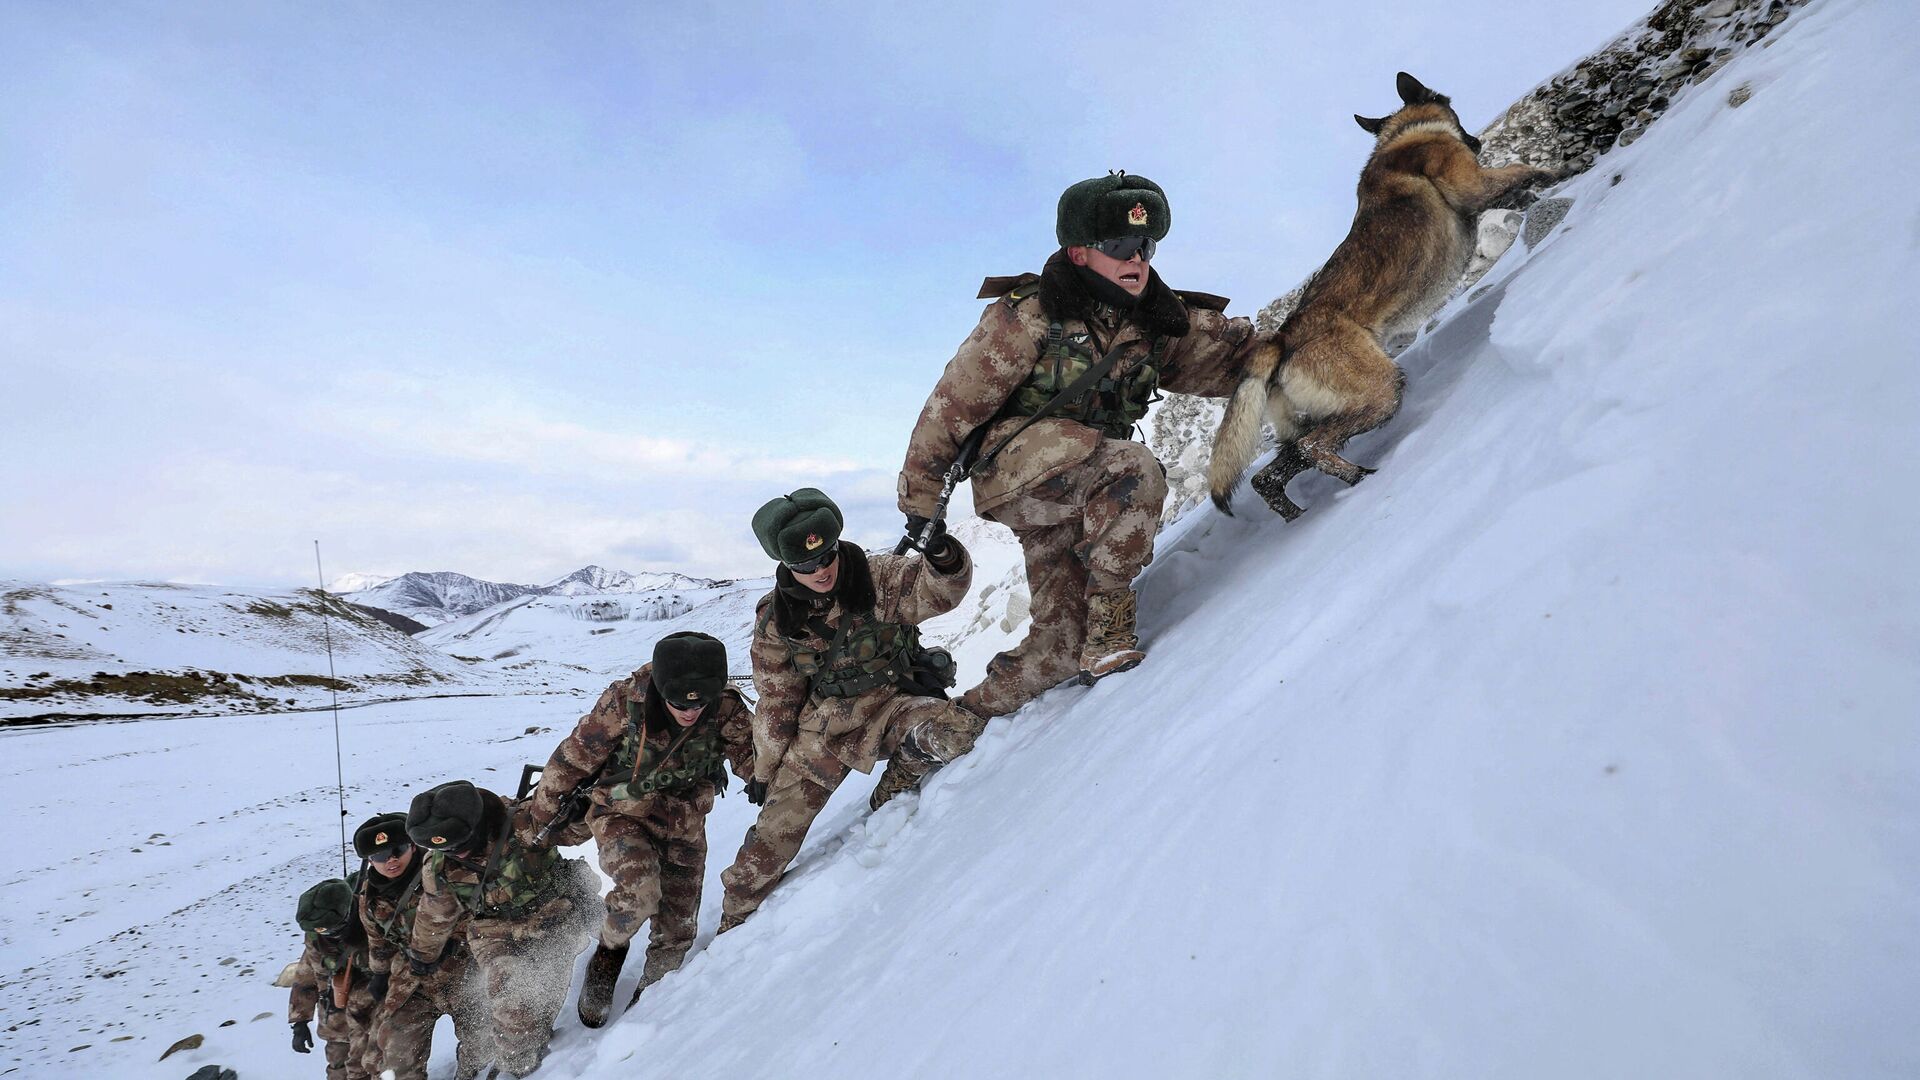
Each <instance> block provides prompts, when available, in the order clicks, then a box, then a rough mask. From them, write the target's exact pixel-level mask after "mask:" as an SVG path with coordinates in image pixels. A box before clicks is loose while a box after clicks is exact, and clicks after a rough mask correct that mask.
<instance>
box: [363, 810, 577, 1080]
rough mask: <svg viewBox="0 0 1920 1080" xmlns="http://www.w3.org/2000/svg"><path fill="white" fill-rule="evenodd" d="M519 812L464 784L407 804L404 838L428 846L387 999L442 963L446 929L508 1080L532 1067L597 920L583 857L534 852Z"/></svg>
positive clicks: (535, 1066) (541, 1056) (548, 850)
mask: <svg viewBox="0 0 1920 1080" xmlns="http://www.w3.org/2000/svg"><path fill="white" fill-rule="evenodd" d="M522 812H523V811H522V809H521V808H518V807H515V806H514V805H513V804H511V803H509V802H507V800H505V799H502V798H501V797H500V796H498V795H495V794H494V793H493V792H491V791H488V790H486V789H485V788H477V787H474V786H473V785H472V784H471V783H469V782H467V781H465V780H454V781H451V782H449V783H445V784H441V785H440V786H439V787H436V788H433V789H432V790H430V791H423V792H421V793H420V794H419V795H417V796H415V797H414V800H413V805H412V806H411V807H409V808H408V809H407V837H408V838H409V839H410V840H412V841H413V843H414V844H415V845H416V846H418V847H424V848H430V849H432V850H431V851H430V853H429V854H428V855H427V857H426V865H425V866H424V867H423V868H422V869H421V871H420V904H419V910H418V911H417V912H416V913H415V915H414V919H413V934H412V936H411V938H410V940H409V942H408V944H407V970H406V972H404V973H402V974H397V975H395V976H394V981H393V986H392V989H391V990H389V991H388V993H389V994H390V995H391V994H400V993H412V992H413V991H414V990H416V989H417V988H418V982H419V980H421V979H425V978H427V977H429V976H431V975H433V974H434V973H435V972H436V971H438V970H439V968H440V965H442V964H444V963H446V962H447V961H448V960H449V959H451V957H450V956H449V945H450V943H451V939H452V937H453V935H454V931H455V930H457V929H459V928H460V927H461V926H463V925H464V926H465V928H466V934H467V948H468V950H469V951H471V952H472V954H473V960H474V963H476V964H477V965H479V968H480V973H481V975H482V976H483V977H484V978H485V980H486V994H487V1003H488V1005H489V1007H490V1008H491V1010H492V1012H493V1028H494V1037H495V1039H496V1040H497V1042H498V1046H499V1053H498V1057H497V1061H498V1062H499V1064H500V1065H501V1066H502V1067H503V1068H504V1069H506V1071H507V1072H508V1073H510V1074H512V1075H513V1076H526V1075H527V1074H528V1073H531V1072H533V1071H534V1070H535V1069H538V1068H539V1067H540V1062H541V1061H542V1060H544V1059H545V1058H546V1056H547V1044H548V1043H549V1042H550V1041H551V1040H552V1039H553V1019H554V1017H555V1016H557V1015H558V1014H559V1012H560V1006H561V1005H562V1004H563V1003H565V1001H566V999H567V984H568V983H569V982H571V981H572V978H573V958H574V957H575V956H577V955H579V952H580V949H581V947H582V946H584V945H585V944H586V929H587V927H588V926H590V925H591V924H592V923H594V922H598V921H599V919H600V897H599V892H600V888H599V879H598V877H596V876H595V875H594V873H593V870H592V868H591V867H589V866H587V864H586V862H585V860H582V859H563V858H561V856H560V853H559V851H557V850H555V849H554V848H551V847H534V846H531V845H529V844H527V843H525V842H524V841H522V840H521V839H520V837H519V835H518V831H517V830H516V825H518V824H519V822H518V821H517V818H518V816H519V815H520V814H521V813H522Z"/></svg>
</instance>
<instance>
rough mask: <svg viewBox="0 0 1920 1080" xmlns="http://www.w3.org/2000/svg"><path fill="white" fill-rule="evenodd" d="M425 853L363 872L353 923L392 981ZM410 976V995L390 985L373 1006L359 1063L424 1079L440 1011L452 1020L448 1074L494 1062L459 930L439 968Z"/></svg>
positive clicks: (464, 1073)
mask: <svg viewBox="0 0 1920 1080" xmlns="http://www.w3.org/2000/svg"><path fill="white" fill-rule="evenodd" d="M424 856H425V852H423V851H417V850H416V853H415V855H414V860H413V863H412V864H411V865H409V866H408V867H407V871H406V873H404V874H401V875H400V876H399V877H397V878H386V877H382V876H381V874H380V872H379V871H378V870H374V869H371V868H369V869H367V870H364V871H362V872H361V873H362V876H361V881H360V923H361V925H362V926H364V927H366V931H367V941H368V950H369V952H370V953H371V958H372V965H373V970H374V971H384V972H386V973H387V974H388V976H389V977H390V978H391V979H392V981H393V982H394V983H401V984H402V987H403V988H404V986H405V985H406V984H405V983H404V982H403V980H402V979H401V978H400V976H402V975H404V974H405V973H406V970H407V958H406V956H405V955H404V953H405V950H406V947H407V942H408V940H409V939H410V938H411V937H412V935H413V922H414V915H415V914H416V913H417V912H418V911H419V907H420V884H419V883H420V872H421V868H422V866H423V865H424V863H425V858H424ZM407 979H408V980H411V985H412V987H413V989H412V992H411V993H405V994H403V993H402V992H401V990H399V989H394V988H392V987H390V988H389V990H388V992H387V996H386V999H385V1000H383V1001H380V1002H378V1003H377V1006H378V1007H377V1008H376V1009H375V1010H374V1013H373V1017H372V1022H371V1027H372V1032H371V1037H370V1038H369V1039H368V1046H367V1053H366V1057H365V1059H364V1067H365V1068H366V1071H367V1073H368V1074H369V1075H373V1076H378V1075H380V1072H381V1070H383V1069H388V1070H392V1072H393V1075H394V1080H426V1076H427V1059H428V1057H429V1056H431V1055H432V1053H433V1027H434V1025H435V1024H436V1023H438V1022H439V1020H440V1018H441V1017H442V1016H451V1017H452V1018H453V1035H454V1039H455V1040H456V1043H455V1050H454V1060H455V1068H454V1075H455V1076H458V1077H473V1076H478V1075H479V1074H480V1070H481V1069H483V1068H485V1067H486V1065H487V1063H488V1062H490V1061H492V1060H493V1055H494V1044H493V1020H492V1018H490V1017H489V1016H488V1015H487V1002H486V998H485V997H484V996H483V994H482V993H481V990H480V975H479V971H478V970H477V969H476V968H475V967H474V965H473V957H472V956H471V955H470V954H469V953H468V952H467V936H466V931H465V928H464V927H462V928H458V929H456V930H455V931H454V933H453V936H452V938H451V939H450V940H449V941H448V943H447V950H446V955H445V957H444V958H443V959H442V960H441V962H440V967H439V969H438V970H437V971H435V972H434V973H433V974H431V975H427V976H423V977H421V978H418V979H414V978H413V977H412V976H407Z"/></svg>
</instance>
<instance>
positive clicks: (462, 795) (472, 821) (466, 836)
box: [407, 780, 487, 850]
mask: <svg viewBox="0 0 1920 1080" xmlns="http://www.w3.org/2000/svg"><path fill="white" fill-rule="evenodd" d="M486 812H487V807H486V803H485V802H484V801H483V800H482V799H481V797H480V789H479V788H477V787H474V786H473V784H472V783H471V782H470V781H466V780H449V781H447V782H446V783H444V784H441V785H440V786H439V787H436V788H431V789H429V790H427V791H423V792H421V793H420V794H418V795H415V796H414V797H413V805H412V806H409V807H408V808H407V838H408V839H409V840H412V841H413V842H414V843H415V844H418V845H419V846H421V847H423V848H439V849H442V850H445V849H458V848H461V847H464V846H465V845H466V843H467V841H468V840H471V839H472V838H473V834H474V833H475V832H478V831H479V829H480V823H481V821H482V820H484V819H485V817H486Z"/></svg>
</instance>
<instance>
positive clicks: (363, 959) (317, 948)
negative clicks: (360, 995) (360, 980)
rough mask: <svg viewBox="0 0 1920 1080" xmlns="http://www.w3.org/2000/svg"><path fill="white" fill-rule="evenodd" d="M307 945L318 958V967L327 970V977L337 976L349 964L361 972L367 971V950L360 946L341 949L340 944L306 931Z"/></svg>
mask: <svg viewBox="0 0 1920 1080" xmlns="http://www.w3.org/2000/svg"><path fill="white" fill-rule="evenodd" d="M307 944H308V945H309V946H310V947H312V949H313V951H314V954H315V955H317V956H319V957H320V966H322V967H324V968H326V969H327V974H328V975H330V976H331V975H338V974H340V972H342V971H344V970H346V968H347V965H348V964H349V963H351V964H352V965H353V966H354V967H356V968H359V969H360V970H362V971H365V970H366V969H367V966H368V963H367V948H366V946H365V945H360V946H357V947H355V948H352V949H347V948H343V947H342V946H341V943H340V942H338V941H335V940H333V939H331V938H328V937H325V936H323V935H321V934H316V933H314V932H313V931H311V930H309V931H307Z"/></svg>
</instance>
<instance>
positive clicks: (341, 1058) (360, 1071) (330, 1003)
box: [287, 924, 374, 1080]
mask: <svg viewBox="0 0 1920 1080" xmlns="http://www.w3.org/2000/svg"><path fill="white" fill-rule="evenodd" d="M349 925H351V924H349ZM357 937H358V935H355V938H357ZM370 970H371V969H370V968H369V967H368V959H367V950H366V943H365V942H364V941H357V940H342V939H341V938H340V937H339V936H337V935H336V936H334V937H328V936H326V935H323V934H315V933H312V932H308V934H307V945H306V948H305V949H304V950H302V951H301V953H300V964H299V967H297V968H296V969H295V970H294V979H293V993H292V994H291V995H290V996H289V999H288V1001H287V1021H288V1023H292V1024H304V1023H307V1022H309V1021H311V1020H312V1019H313V1016H314V1011H315V1009H316V1008H317V1009H318V1011H319V1013H320V1023H319V1026H318V1027H317V1028H316V1029H315V1033H316V1034H317V1035H319V1037H320V1038H322V1039H324V1040H326V1043H327V1080H366V1078H367V1077H368V1075H369V1073H368V1072H367V1070H366V1067H365V1065H364V1060H365V1057H366V1053H367V1043H368V1027H369V1021H370V1020H371V1018H372V1013H373V1006H374V1000H373V992H372V991H370V990H368V989H367V974H368V972H369V971H370ZM342 974H345V975H346V976H347V978H348V980H349V982H348V987H349V989H348V991H347V1004H346V1007H345V1008H341V1007H339V1006H337V1005H335V1004H334V980H335V979H336V978H338V977H339V976H340V975H342Z"/></svg>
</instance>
